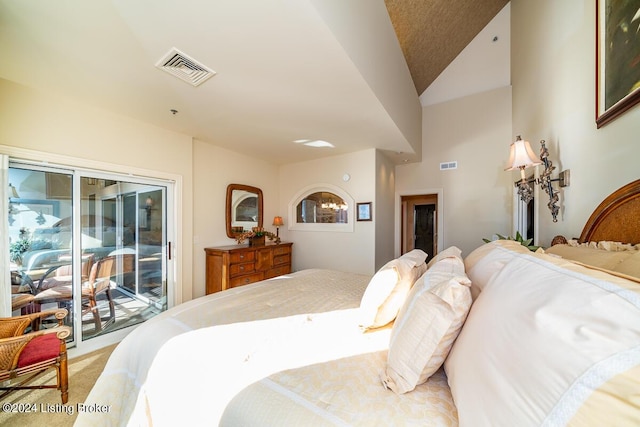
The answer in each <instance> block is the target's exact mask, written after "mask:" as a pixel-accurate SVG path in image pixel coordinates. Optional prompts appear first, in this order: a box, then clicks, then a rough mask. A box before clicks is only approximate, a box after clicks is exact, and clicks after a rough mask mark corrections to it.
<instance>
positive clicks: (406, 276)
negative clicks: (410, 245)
mask: <svg viewBox="0 0 640 427" xmlns="http://www.w3.org/2000/svg"><path fill="white" fill-rule="evenodd" d="M425 259H427V254H426V253H425V252H424V251H422V250H420V249H414V250H412V251H410V252H407V253H406V254H404V255H402V256H401V257H399V258H396V259H393V260H391V261H389V262H388V263H386V264H385V265H384V266H382V267H381V268H380V270H378V271H377V272H376V274H375V275H374V276H373V277H372V278H371V281H370V282H369V284H368V285H367V289H366V290H365V291H364V295H363V296H362V300H361V301H360V319H361V320H360V326H362V327H364V328H365V329H373V328H379V327H382V326H385V325H387V324H388V323H390V322H391V321H393V320H394V319H395V318H396V316H397V315H398V311H399V310H400V307H402V305H403V304H404V301H405V300H406V298H407V295H408V294H409V290H411V286H413V284H414V282H415V281H416V280H417V279H418V278H419V277H420V276H421V275H422V274H423V273H424V272H425V271H426V269H427V265H426V263H425V262H424V261H425Z"/></svg>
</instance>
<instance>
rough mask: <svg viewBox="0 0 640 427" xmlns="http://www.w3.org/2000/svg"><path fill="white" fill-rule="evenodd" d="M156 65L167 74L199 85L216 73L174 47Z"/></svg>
mask: <svg viewBox="0 0 640 427" xmlns="http://www.w3.org/2000/svg"><path fill="white" fill-rule="evenodd" d="M156 67H158V68H160V69H161V70H164V71H166V72H167V73H169V74H173V75H174V76H176V77H178V78H179V79H182V80H184V81H185V82H187V83H189V84H191V85H193V86H199V85H201V84H202V83H204V82H205V81H206V80H208V79H209V78H210V77H213V76H214V75H215V74H216V72H215V71H213V70H212V69H210V68H209V67H205V66H204V65H202V64H200V63H198V62H197V61H196V60H194V59H193V58H190V57H189V56H187V55H185V54H184V53H182V52H180V51H179V50H178V49H176V48H175V47H174V48H173V49H171V50H170V51H169V52H168V53H167V54H166V55H165V56H163V57H162V59H160V61H158V62H157V63H156Z"/></svg>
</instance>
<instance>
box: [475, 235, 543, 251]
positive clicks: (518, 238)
mask: <svg viewBox="0 0 640 427" xmlns="http://www.w3.org/2000/svg"><path fill="white" fill-rule="evenodd" d="M496 236H498V239H497V240H514V241H516V242H518V243H520V244H521V245H522V246H525V247H526V248H527V249H529V250H530V251H532V252H535V251H537V250H538V249H539V248H540V246H535V245H532V244H531V243H532V242H533V239H526V240H525V238H524V237H522V234H520V232H519V231H516V237H511V236H503V235H501V234H498V233H496ZM482 241H483V242H485V243H489V242H491V240H490V239H482Z"/></svg>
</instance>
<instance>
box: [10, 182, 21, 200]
mask: <svg viewBox="0 0 640 427" xmlns="http://www.w3.org/2000/svg"><path fill="white" fill-rule="evenodd" d="M9 198H12V199H19V198H20V196H19V195H18V190H17V189H16V187H15V186H14V185H13V184H11V183H9Z"/></svg>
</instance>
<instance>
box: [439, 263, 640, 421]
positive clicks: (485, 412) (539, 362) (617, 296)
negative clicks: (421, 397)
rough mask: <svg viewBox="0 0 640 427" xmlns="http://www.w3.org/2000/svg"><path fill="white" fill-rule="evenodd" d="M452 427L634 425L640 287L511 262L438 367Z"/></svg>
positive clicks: (638, 413) (576, 269)
mask: <svg viewBox="0 0 640 427" xmlns="http://www.w3.org/2000/svg"><path fill="white" fill-rule="evenodd" d="M444 366H445V370H446V373H447V377H448V382H449V386H450V388H451V393H452V396H453V399H454V401H455V404H456V407H457V409H458V418H459V421H460V425H461V426H464V425H473V426H533V425H535V426H541V425H567V424H573V425H640V410H639V409H638V390H640V375H638V372H640V286H638V284H637V283H634V282H631V281H628V280H625V279H623V278H619V277H614V276H612V275H609V274H607V273H605V272H602V271H595V270H590V269H587V268H585V267H582V266H579V265H577V264H575V263H571V262H568V261H566V260H562V259H559V258H556V257H552V256H550V255H544V254H534V253H531V252H529V253H527V254H525V253H515V252H514V254H513V258H512V259H511V260H510V261H509V262H508V263H506V264H505V265H504V266H503V267H502V269H501V270H500V271H499V272H498V273H497V274H495V275H494V276H492V278H491V279H490V280H489V282H488V283H487V284H486V286H485V287H484V289H483V290H482V292H481V293H480V295H479V296H478V298H477V299H476V300H475V302H474V303H473V307H472V308H471V311H470V312H469V316H468V318H467V320H466V323H465V325H464V328H463V329H462V332H461V333H460V335H459V336H458V339H457V340H456V342H455V344H454V345H453V348H452V350H451V352H450V354H449V357H448V358H447V360H446V361H445V364H444Z"/></svg>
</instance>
